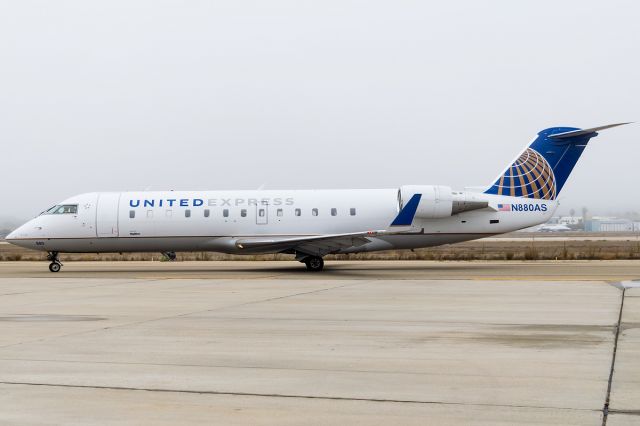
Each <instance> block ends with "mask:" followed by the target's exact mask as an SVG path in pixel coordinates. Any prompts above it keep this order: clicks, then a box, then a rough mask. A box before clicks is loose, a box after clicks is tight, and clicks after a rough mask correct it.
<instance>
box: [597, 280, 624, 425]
mask: <svg viewBox="0 0 640 426" xmlns="http://www.w3.org/2000/svg"><path fill="white" fill-rule="evenodd" d="M626 290H627V289H626V288H625V287H622V294H621V297H620V311H619V312H618V323H617V324H616V326H615V328H614V330H615V333H616V335H615V339H614V341H613V353H612V355H611V367H610V368H609V383H608V384H607V396H606V398H605V401H604V406H603V407H602V426H606V425H607V418H608V417H609V404H610V402H611V385H612V384H613V372H614V370H615V366H616V354H617V351H618V338H619V337H620V328H621V323H622V310H623V309H624V295H625V292H626Z"/></svg>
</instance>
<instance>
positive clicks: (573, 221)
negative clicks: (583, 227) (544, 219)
mask: <svg viewBox="0 0 640 426" xmlns="http://www.w3.org/2000/svg"><path fill="white" fill-rule="evenodd" d="M558 223H559V224H561V225H567V226H569V225H580V224H581V223H582V216H562V217H561V218H560V219H558Z"/></svg>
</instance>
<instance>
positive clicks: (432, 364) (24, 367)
mask: <svg viewBox="0 0 640 426" xmlns="http://www.w3.org/2000/svg"><path fill="white" fill-rule="evenodd" d="M327 266H328V269H327V270H326V271H325V272H323V273H307V272H304V271H302V270H301V269H300V266H299V265H298V264H296V263H293V262H292V263H289V262H193V263H188V262H180V263H159V262H157V263H152V262H75V263H69V264H68V265H65V267H64V269H63V272H60V273H58V274H51V273H49V272H48V271H47V270H46V264H44V263H32V262H2V263H0V424H82V425H85V424H116V423H117V424H188V423H194V424H221V425H235V424H238V425H240V424H242V425H244V424H246V425H256V424H257V425H283V424H284V425H287V424H291V425H293V424H305V425H307V424H311V425H316V424H317V425H324V424H356V425H357V424H362V425H371V424H379V425H388V424H402V425H412V424H416V425H418V424H420V425H424V424H465V425H466V424H520V423H527V424H576V425H578V424H579V425H586V424H593V425H596V424H597V425H600V424H603V420H604V421H605V422H606V424H609V425H620V424H639V423H640V368H639V366H640V362H639V361H638V359H639V355H640V334H638V333H637V331H638V328H637V325H638V324H640V288H635V286H636V284H637V283H634V282H632V281H631V280H633V279H640V262H637V261H636V262H634V261H613V262H607V261H597V262H576V261H574V262H441V263H438V262H418V261H412V262H372V261H367V262H332V263H328V265H327ZM636 302H637V303H636ZM614 353H615V358H614ZM605 407H607V408H606V409H605ZM605 413H606V416H605Z"/></svg>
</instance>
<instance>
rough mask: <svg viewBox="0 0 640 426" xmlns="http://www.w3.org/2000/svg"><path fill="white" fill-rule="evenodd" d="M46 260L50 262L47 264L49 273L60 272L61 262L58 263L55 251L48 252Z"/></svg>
mask: <svg viewBox="0 0 640 426" xmlns="http://www.w3.org/2000/svg"><path fill="white" fill-rule="evenodd" d="M47 260H50V261H51V263H50V264H49V270H50V271H51V272H60V269H61V268H62V262H60V259H58V252H57V251H52V252H49V254H48V255H47Z"/></svg>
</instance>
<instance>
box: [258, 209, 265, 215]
mask: <svg viewBox="0 0 640 426" xmlns="http://www.w3.org/2000/svg"><path fill="white" fill-rule="evenodd" d="M258 216H260V217H264V209H260V210H258Z"/></svg>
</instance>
